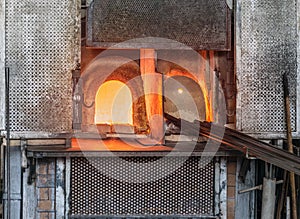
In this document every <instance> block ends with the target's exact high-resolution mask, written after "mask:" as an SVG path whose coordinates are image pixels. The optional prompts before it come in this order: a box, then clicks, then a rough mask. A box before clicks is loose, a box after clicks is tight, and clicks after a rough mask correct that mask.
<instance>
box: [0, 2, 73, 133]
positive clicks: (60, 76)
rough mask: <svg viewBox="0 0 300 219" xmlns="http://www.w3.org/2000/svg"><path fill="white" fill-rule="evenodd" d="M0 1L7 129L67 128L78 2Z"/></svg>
mask: <svg viewBox="0 0 300 219" xmlns="http://www.w3.org/2000/svg"><path fill="white" fill-rule="evenodd" d="M5 2H6V66H7V67H10V73H11V76H10V78H11V83H10V87H11V90H10V102H11V106H10V108H11V111H10V113H11V116H10V117H11V129H12V131H47V132H63V131H69V130H71V123H72V117H71V115H72V114H71V113H72V111H71V103H72V85H71V81H72V80H71V77H72V76H71V71H72V69H75V68H76V66H77V63H78V55H79V52H78V51H77V48H79V36H77V35H78V32H79V31H78V30H79V29H78V28H79V26H78V25H79V23H78V21H77V20H78V19H77V16H79V10H78V9H77V7H78V6H77V4H79V3H76V1H68V0H64V1H60V0H47V1H45V0H43V1H41V0H24V1H11V0H10V1H5Z"/></svg>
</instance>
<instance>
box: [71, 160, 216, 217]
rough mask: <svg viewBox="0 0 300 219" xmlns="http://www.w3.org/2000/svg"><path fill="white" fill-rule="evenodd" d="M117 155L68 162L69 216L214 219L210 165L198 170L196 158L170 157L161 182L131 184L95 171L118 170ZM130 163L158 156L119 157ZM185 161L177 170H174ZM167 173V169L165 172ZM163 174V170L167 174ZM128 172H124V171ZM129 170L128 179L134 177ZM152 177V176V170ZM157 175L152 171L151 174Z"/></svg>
mask: <svg viewBox="0 0 300 219" xmlns="http://www.w3.org/2000/svg"><path fill="white" fill-rule="evenodd" d="M116 159H119V158H115V157H103V158H89V159H88V160H87V159H86V158H72V160H71V198H70V200H71V203H70V210H71V217H72V218H77V217H78V216H80V217H81V216H82V217H83V216H91V215H92V216H95V215H97V216H107V218H110V217H113V216H147V217H151V216H153V217H154V216H159V215H161V216H176V215H177V216H178V215H181V216H193V217H200V216H212V215H213V204H214V201H213V200H214V162H213V161H212V162H209V164H207V165H206V166H205V167H204V168H199V162H200V159H201V158H200V157H190V158H188V159H187V160H186V162H184V160H185V159H186V158H185V157H168V158H167V159H165V162H166V163H165V164H166V165H162V166H161V168H167V171H170V174H169V175H168V176H166V177H164V178H162V179H159V180H156V181H153V182H145V183H138V184H137V183H130V182H122V181H119V180H116V179H113V178H111V177H109V176H107V175H105V174H103V173H102V172H100V171H99V169H103V168H106V169H107V170H109V171H111V173H112V174H114V173H115V172H118V170H117V165H114V164H116V162H117V160H116ZM123 159H125V160H126V161H128V163H130V162H135V163H147V162H152V161H154V160H156V159H159V157H123ZM182 162H184V164H183V165H182V166H181V167H180V168H178V169H177V170H176V171H174V172H172V167H173V166H174V165H178V164H180V163H182ZM165 170H166V169H165ZM165 170H162V171H165ZM124 174H126V173H124ZM141 174H142V173H139V172H132V173H129V174H128V175H126V177H128V178H130V177H138V176H139V175H141ZM151 174H152V172H151ZM153 177H155V171H153Z"/></svg>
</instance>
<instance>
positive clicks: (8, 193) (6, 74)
mask: <svg viewBox="0 0 300 219" xmlns="http://www.w3.org/2000/svg"><path fill="white" fill-rule="evenodd" d="M5 93H6V95H5V102H6V182H5V183H6V194H7V201H6V209H7V218H8V219H9V218H10V201H11V200H10V198H11V197H10V118H9V117H10V115H9V68H5Z"/></svg>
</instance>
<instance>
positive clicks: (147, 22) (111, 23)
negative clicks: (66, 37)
mask: <svg viewBox="0 0 300 219" xmlns="http://www.w3.org/2000/svg"><path fill="white" fill-rule="evenodd" d="M89 11H90V15H89V24H88V28H89V31H88V32H89V37H88V38H89V41H88V44H89V45H90V46H94V45H97V43H98V45H99V46H101V45H108V44H107V43H119V42H124V41H127V40H131V39H135V38H141V37H162V38H166V39H171V40H174V41H177V42H181V43H183V44H185V45H187V46H190V47H193V48H195V49H220V50H223V49H230V45H229V42H230V39H229V34H228V33H229V32H230V15H228V6H227V3H226V1H225V0H210V1H206V0H200V1H199V0H163V1H162V0H152V1H149V0H115V1H108V0H105V1H103V0H94V1H93V3H92V4H91V9H90V10H89ZM151 47H153V46H151Z"/></svg>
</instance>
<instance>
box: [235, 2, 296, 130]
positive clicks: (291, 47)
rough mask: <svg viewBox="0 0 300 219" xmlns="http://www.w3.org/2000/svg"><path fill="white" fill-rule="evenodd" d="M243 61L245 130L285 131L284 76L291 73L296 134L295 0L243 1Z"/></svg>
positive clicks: (242, 120) (240, 78) (242, 99)
mask: <svg viewBox="0 0 300 219" xmlns="http://www.w3.org/2000/svg"><path fill="white" fill-rule="evenodd" d="M240 2H241V6H242V7H241V8H242V11H241V14H242V17H241V19H242V20H241V23H242V26H241V39H242V41H241V42H242V48H241V50H242V59H241V69H240V71H239V72H238V73H237V75H238V76H239V82H240V85H239V92H240V93H241V110H242V115H241V125H242V130H243V131H245V132H252V133H271V132H273V133H278V132H283V131H284V130H285V127H286V125H285V111H284V98H283V83H282V75H283V74H284V73H285V72H288V73H289V83H290V86H289V87H290V96H291V117H292V130H293V131H297V127H296V96H297V92H296V86H297V41H296V40H295V39H297V33H296V30H297V26H296V17H297V16H296V15H297V13H296V8H297V7H296V6H295V5H296V3H295V1H294V0H283V1H279V0H273V1H262V0H254V1H240Z"/></svg>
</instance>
